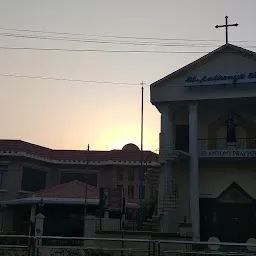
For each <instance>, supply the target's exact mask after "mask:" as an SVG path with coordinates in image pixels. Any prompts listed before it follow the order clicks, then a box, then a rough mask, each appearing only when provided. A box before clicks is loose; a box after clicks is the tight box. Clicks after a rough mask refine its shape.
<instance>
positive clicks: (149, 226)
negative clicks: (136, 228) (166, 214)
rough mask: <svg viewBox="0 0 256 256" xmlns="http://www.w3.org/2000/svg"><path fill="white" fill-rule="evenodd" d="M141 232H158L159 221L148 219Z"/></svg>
mask: <svg viewBox="0 0 256 256" xmlns="http://www.w3.org/2000/svg"><path fill="white" fill-rule="evenodd" d="M140 231H152V232H157V231H158V219H155V218H152V219H147V220H146V221H144V222H143V224H142V226H141V227H140Z"/></svg>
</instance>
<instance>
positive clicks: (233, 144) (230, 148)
mask: <svg viewBox="0 0 256 256" xmlns="http://www.w3.org/2000/svg"><path fill="white" fill-rule="evenodd" d="M227 149H228V150H233V149H236V142H228V143H227Z"/></svg>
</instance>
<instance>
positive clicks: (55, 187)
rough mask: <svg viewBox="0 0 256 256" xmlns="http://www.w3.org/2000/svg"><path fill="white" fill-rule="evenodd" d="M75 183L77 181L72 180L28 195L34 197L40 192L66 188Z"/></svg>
mask: <svg viewBox="0 0 256 256" xmlns="http://www.w3.org/2000/svg"><path fill="white" fill-rule="evenodd" d="M76 181H78V180H72V181H69V182H66V183H62V184H58V185H55V186H52V187H49V188H44V189H41V190H38V191H35V192H31V193H29V194H28V195H31V194H32V195H36V194H40V193H42V192H50V191H53V190H54V189H58V188H62V187H65V186H67V185H68V184H72V183H75V182H76Z"/></svg>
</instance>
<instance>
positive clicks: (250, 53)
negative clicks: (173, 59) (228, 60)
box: [150, 43, 256, 87]
mask: <svg viewBox="0 0 256 256" xmlns="http://www.w3.org/2000/svg"><path fill="white" fill-rule="evenodd" d="M224 52H232V53H236V54H244V55H247V56H248V57H251V58H254V59H255V60H256V53H255V52H253V51H250V50H247V49H244V48H242V47H239V46H236V45H233V44H229V43H228V44H224V45H222V46H221V47H219V48H217V49H215V50H214V51H211V52H209V53H208V54H206V55H204V56H203V57H201V58H199V59H197V60H195V61H193V62H191V63H190V64H188V65H186V66H184V67H182V68H180V69H178V70H176V71H174V72H173V73H171V74H169V75H167V76H165V77H163V78H161V79H159V80H158V81H156V82H154V83H152V84H151V85H150V86H151V87H155V86H161V85H163V83H164V82H165V81H166V80H168V79H171V78H173V77H175V76H177V75H181V74H182V73H186V72H188V71H189V70H191V69H192V68H194V67H195V66H197V65H202V64H204V63H205V62H206V61H209V60H210V59H211V58H213V57H214V56H216V55H217V54H221V53H224Z"/></svg>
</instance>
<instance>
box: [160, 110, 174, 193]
mask: <svg viewBox="0 0 256 256" xmlns="http://www.w3.org/2000/svg"><path fill="white" fill-rule="evenodd" d="M161 135H162V142H163V145H162V148H163V150H164V155H165V157H167V158H168V156H170V154H171V151H172V149H173V110H172V109H170V108H169V106H166V107H165V108H163V109H162V115H161ZM163 169H164V177H165V178H164V194H170V192H171V163H170V161H168V160H166V161H165V164H164V168H163Z"/></svg>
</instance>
